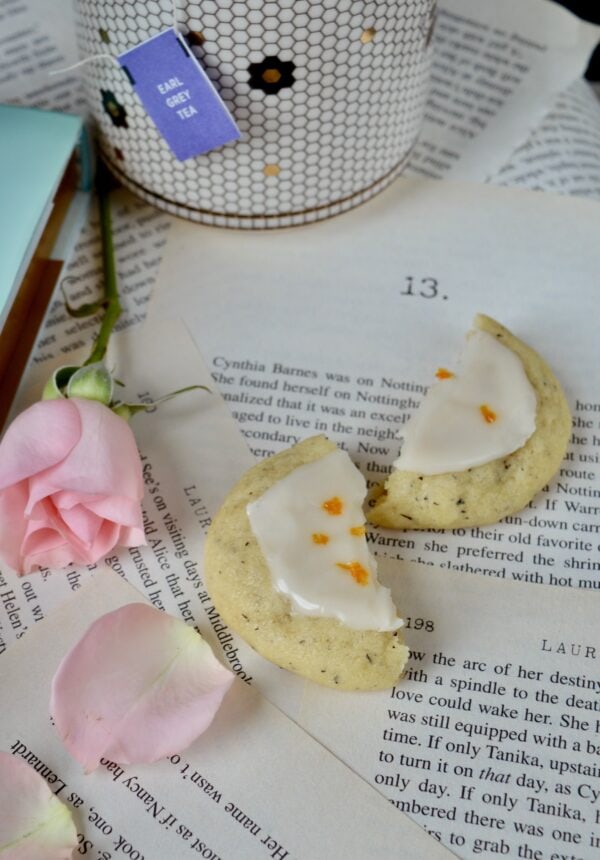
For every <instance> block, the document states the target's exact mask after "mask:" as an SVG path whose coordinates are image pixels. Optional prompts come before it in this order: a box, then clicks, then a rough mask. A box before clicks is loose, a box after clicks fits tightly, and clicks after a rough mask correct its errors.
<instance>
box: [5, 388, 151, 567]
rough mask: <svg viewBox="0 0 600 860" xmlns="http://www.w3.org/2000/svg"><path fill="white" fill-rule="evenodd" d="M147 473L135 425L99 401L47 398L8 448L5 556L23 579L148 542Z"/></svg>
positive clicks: (11, 433)
mask: <svg viewBox="0 0 600 860" xmlns="http://www.w3.org/2000/svg"><path fill="white" fill-rule="evenodd" d="M142 496H143V481H142V468H141V463H140V457H139V454H138V450H137V447H136V444H135V439H134V436H133V433H132V432H131V429H130V428H129V425H128V424H127V422H126V421H125V420H124V419H123V418H120V417H119V416H118V415H115V414H114V412H111V410H110V409H109V408H108V407H106V406H103V405H102V404H101V403H98V402H97V401H94V400H82V399H76V398H74V399H59V400H44V401H42V402H40V403H36V404H35V405H34V406H31V407H30V408H29V409H26V410H25V412H23V413H21V415H19V416H18V417H17V418H16V419H15V420H14V421H13V423H12V424H11V425H10V427H9V428H8V430H7V431H6V434H5V436H4V439H3V440H2V442H1V443H0V556H1V557H2V558H3V559H4V561H5V562H6V563H7V564H9V565H10V566H11V567H12V568H14V569H15V570H16V571H17V572H18V573H19V574H23V573H30V572H31V571H32V570H35V569H36V568H39V567H65V566H66V565H68V564H70V563H71V562H73V563H74V564H93V563H94V562H96V561H98V559H100V558H102V556H104V555H105V554H106V553H108V552H109V551H110V550H111V549H112V548H113V547H115V546H117V545H121V546H139V545H140V544H144V543H145V542H146V541H145V538H144V530H143V525H142V510H141V500H142Z"/></svg>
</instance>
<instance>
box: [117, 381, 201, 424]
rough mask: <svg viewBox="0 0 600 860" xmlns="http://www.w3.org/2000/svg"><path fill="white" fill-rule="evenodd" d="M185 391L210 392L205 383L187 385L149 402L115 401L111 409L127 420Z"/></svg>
mask: <svg viewBox="0 0 600 860" xmlns="http://www.w3.org/2000/svg"><path fill="white" fill-rule="evenodd" d="M187 391H207V392H208V393H209V394H212V392H211V390H210V388H207V387H206V385H188V386H187V387H186V388H178V389H177V391H171V392H170V394H165V395H164V396H163V397H159V398H158V400H151V401H150V402H149V403H115V404H114V406H113V407H112V411H113V412H114V413H116V414H117V415H120V416H121V418H124V419H125V421H129V419H130V418H132V417H133V416H134V415H136V414H137V413H138V412H150V411H151V410H152V409H156V407H157V406H160V404H161V403H166V401H167V400H172V399H173V397H177V395H178V394H185V393H186V392H187Z"/></svg>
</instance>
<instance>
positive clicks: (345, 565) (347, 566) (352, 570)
mask: <svg viewBox="0 0 600 860" xmlns="http://www.w3.org/2000/svg"><path fill="white" fill-rule="evenodd" d="M336 567H339V568H340V570H345V571H346V572H347V573H349V574H350V576H351V577H352V579H353V580H354V581H355V582H356V583H358V585H367V584H368V582H369V571H368V570H366V569H365V568H364V567H363V566H362V564H361V563H360V562H359V561H350V562H344V561H338V562H337V564H336Z"/></svg>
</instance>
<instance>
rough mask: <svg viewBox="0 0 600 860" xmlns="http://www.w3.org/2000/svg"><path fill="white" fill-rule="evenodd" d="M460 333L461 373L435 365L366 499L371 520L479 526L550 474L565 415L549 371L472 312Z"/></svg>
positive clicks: (506, 511) (560, 453)
mask: <svg viewBox="0 0 600 860" xmlns="http://www.w3.org/2000/svg"><path fill="white" fill-rule="evenodd" d="M470 337H471V341H468V344H467V348H466V350H465V355H464V356H463V357H464V359H465V361H464V364H465V367H464V368H463V374H461V373H460V372H459V373H457V374H456V375H455V374H454V373H452V372H450V371H447V370H445V369H444V368H440V370H439V371H438V374H437V376H438V379H439V382H438V383H437V384H436V385H434V386H433V387H432V388H431V389H430V390H429V392H428V394H427V395H426V398H425V401H424V404H422V406H421V407H420V409H419V411H418V412H417V413H416V415H415V416H414V417H413V419H411V421H410V422H408V424H407V428H406V429H407V437H406V438H405V442H404V445H403V449H402V452H401V455H400V457H399V458H398V460H397V461H396V463H395V464H394V465H395V468H394V471H393V472H392V474H391V475H390V477H389V478H388V480H387V481H386V482H385V485H384V486H382V487H379V488H378V489H377V490H376V491H375V492H374V493H373V497H372V500H371V504H372V507H371V509H370V511H369V514H368V519H369V521H370V522H371V523H373V524H375V525H380V526H385V527H387V528H394V529H426V528H440V529H454V528H468V527H471V526H481V525H488V524H490V523H495V522H498V520H501V519H502V518H503V517H506V516H509V515H510V514H513V513H516V512H517V511H520V510H521V509H522V508H524V507H525V506H526V505H527V504H528V503H529V502H530V501H531V499H532V498H533V497H534V496H535V494H536V493H538V492H539V491H540V490H541V489H542V487H544V485H545V484H547V483H548V481H549V480H550V479H551V478H552V476H553V475H554V473H555V472H556V471H557V470H558V468H559V466H560V463H561V461H562V459H563V457H564V455H565V451H566V448H567V444H568V441H569V438H570V434H571V415H570V413H569V407H568V405H567V401H566V399H565V396H564V394H563V391H562V389H561V386H560V384H559V382H558V380H557V379H556V377H555V376H554V374H553V372H552V370H551V369H550V368H549V367H548V365H547V364H546V362H545V361H544V360H543V359H542V358H541V357H540V356H539V355H538V354H537V353H536V352H534V350H533V349H531V348H530V347H528V346H527V345H526V344H524V343H523V342H522V341H520V340H518V339H517V338H516V337H515V336H514V335H512V334H511V333H510V332H509V331H508V330H507V329H505V328H504V327H503V326H501V325H500V324H499V323H497V322H496V321H495V320H493V319H491V318H490V317H487V316H483V315H479V316H477V317H476V318H475V321H474V331H473V332H472V333H471V336H470ZM462 377H464V378H462ZM445 386H449V387H448V388H445ZM411 425H412V426H411Z"/></svg>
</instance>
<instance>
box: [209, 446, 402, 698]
mask: <svg viewBox="0 0 600 860" xmlns="http://www.w3.org/2000/svg"><path fill="white" fill-rule="evenodd" d="M335 450H336V447H335V445H334V444H333V443H332V442H330V441H329V440H328V439H326V438H325V437H324V436H315V437H312V438H310V439H306V440H305V441H304V442H301V443H300V444H298V445H296V446H295V447H293V448H290V449H288V450H286V451H283V452H282V453H280V454H277V455H276V456H274V457H271V458H269V459H268V460H265V461H263V462H262V463H259V464H258V465H257V466H255V467H254V468H253V469H251V470H250V471H249V472H247V473H246V474H245V475H244V476H243V477H242V479H241V480H240V482H239V483H238V484H237V485H236V486H235V487H234V488H233V490H231V492H230V493H229V495H228V497H227V499H226V500H225V503H224V504H223V507H222V508H221V510H220V511H219V513H218V514H217V516H216V517H215V520H214V522H213V524H212V526H211V528H210V531H209V534H208V538H207V541H206V549H205V578H206V585H207V587H208V590H209V592H210V594H211V596H212V599H213V601H214V604H215V607H216V608H217V610H218V612H219V613H220V615H221V617H222V618H223V620H224V621H225V623H226V624H228V625H229V626H230V627H232V628H233V629H234V630H236V631H237V632H238V633H239V634H240V636H242V637H243V638H244V639H245V640H246V641H247V642H248V643H249V644H250V645H251V646H252V647H253V648H254V649H256V651H258V652H259V653H260V654H262V656H263V657H266V658H267V659H268V660H272V661H273V662H274V663H277V664H278V665H279V666H282V667H283V668H285V669H289V670H290V671H292V672H296V673H298V674H299V675H302V676H303V677H305V678H309V679H310V680H312V681H316V682H317V683H318V684H323V685H324V686H326V687H334V688H336V689H339V690H381V689H385V688H387V687H391V686H392V685H393V684H395V683H396V681H397V680H398V679H399V677H400V676H401V674H402V671H403V669H404V665H405V663H406V660H407V658H408V649H407V647H406V646H405V645H404V643H403V640H402V635H401V633H400V632H398V631H394V632H378V631H371V630H366V631H365V630H354V629H351V628H349V627H346V626H345V625H344V624H342V623H341V622H339V621H336V620H334V619H328V618H311V617H307V616H302V615H295V614H293V613H292V612H291V610H290V603H289V600H288V599H287V598H286V597H285V596H283V595H282V594H280V593H278V592H277V591H275V590H274V588H273V585H272V581H271V575H270V573H269V570H268V568H267V565H266V562H265V559H264V557H263V554H262V552H261V550H260V548H259V546H258V543H257V541H256V538H255V537H254V534H253V532H252V530H251V528H250V523H249V520H248V516H247V513H246V506H247V505H248V504H249V503H250V502H252V501H254V500H255V499H257V498H259V497H260V496H261V495H262V494H263V493H265V492H266V491H267V490H268V489H269V488H270V487H271V486H272V485H273V484H275V483H276V482H277V481H279V480H281V479H282V478H284V477H286V476H287V475H288V474H289V473H290V472H292V471H293V470H294V469H296V468H297V467H298V466H302V465H305V464H307V463H312V462H314V461H315V460H318V459H320V458H321V457H324V456H325V455H327V454H329V453H331V452H332V451H335Z"/></svg>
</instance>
